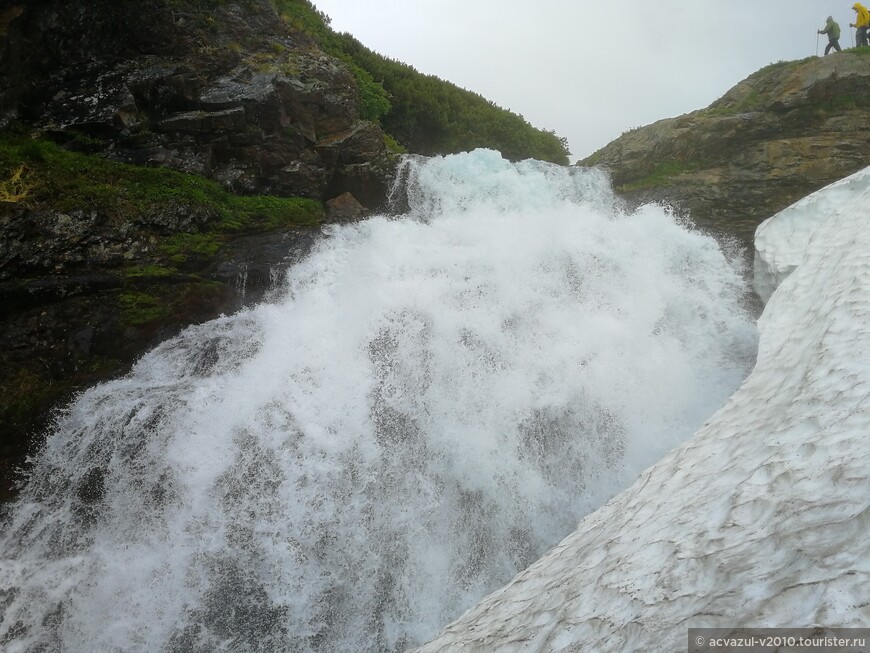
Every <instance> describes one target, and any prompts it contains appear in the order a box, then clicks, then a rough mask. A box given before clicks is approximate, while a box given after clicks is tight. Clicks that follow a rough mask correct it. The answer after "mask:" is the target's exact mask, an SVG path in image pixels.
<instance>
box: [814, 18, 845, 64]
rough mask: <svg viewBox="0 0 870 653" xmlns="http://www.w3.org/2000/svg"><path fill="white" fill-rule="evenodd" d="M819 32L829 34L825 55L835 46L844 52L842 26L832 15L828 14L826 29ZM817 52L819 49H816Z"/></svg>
mask: <svg viewBox="0 0 870 653" xmlns="http://www.w3.org/2000/svg"><path fill="white" fill-rule="evenodd" d="M819 34H827V35H828V45H827V47H825V56H828V53H829V52H830V51H831V48H834V49H835V50H836V51H837V52H842V50H841V49H840V26H839V25H838V24H837V21H835V20H834V18H833V17H832V16H828V22H827V24H826V25H825V29H820V30H819ZM816 53H817V54H818V50H816Z"/></svg>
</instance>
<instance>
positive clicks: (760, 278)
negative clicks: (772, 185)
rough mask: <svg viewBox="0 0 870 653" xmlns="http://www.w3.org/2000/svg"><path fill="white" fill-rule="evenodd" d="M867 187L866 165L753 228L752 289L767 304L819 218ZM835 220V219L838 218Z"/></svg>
mask: <svg viewBox="0 0 870 653" xmlns="http://www.w3.org/2000/svg"><path fill="white" fill-rule="evenodd" d="M868 188H870V168H866V169H864V170H861V171H860V172H857V173H855V174H854V175H851V176H849V177H846V178H845V179H841V180H840V181H838V182H835V183H833V184H831V185H830V186H826V187H825V188H823V189H821V190H820V191H817V192H815V193H812V194H811V195H807V196H806V197H805V198H803V199H802V200H800V201H798V202H795V203H794V204H792V205H791V206H789V207H788V208H786V209H784V210H782V211H780V212H779V213H777V214H776V215H775V216H773V217H772V218H768V219H767V220H765V221H764V222H762V223H761V224H760V225H759V227H758V229H757V230H756V231H755V289H756V291H757V292H758V295H759V296H760V297H761V299H762V301H764V302H765V303H767V300H768V299H770V296H771V294H773V291H774V290H775V289H776V288H777V286H779V284H780V283H782V282H783V281H784V280H785V278H786V277H787V276H788V275H789V274H791V273H792V271H793V270H794V269H795V267H797V264H798V263H799V262H800V260H801V257H802V256H803V255H804V252H806V249H807V244H808V243H809V240H810V236H812V234H813V233H815V231H816V228H817V227H818V222H819V220H820V219H821V218H823V217H825V216H827V217H834V216H836V215H837V214H838V213H839V212H841V211H842V210H843V209H844V208H845V207H847V206H848V205H849V203H850V202H851V200H853V199H854V198H856V197H858V196H860V195H861V194H863V193H865V192H866V191H867V189H868ZM838 219H839V218H838Z"/></svg>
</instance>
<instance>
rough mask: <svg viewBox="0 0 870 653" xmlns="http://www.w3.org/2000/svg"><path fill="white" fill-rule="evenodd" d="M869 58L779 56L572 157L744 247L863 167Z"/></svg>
mask: <svg viewBox="0 0 870 653" xmlns="http://www.w3.org/2000/svg"><path fill="white" fill-rule="evenodd" d="M868 122H870V56H868V54H867V51H866V50H863V49H862V50H847V51H844V52H842V53H839V54H835V55H831V56H828V57H824V58H818V57H812V58H810V59H805V60H802V61H788V62H780V63H777V64H773V65H770V66H767V67H766V68H763V69H761V70H759V71H758V72H756V73H754V74H753V75H750V76H749V77H748V78H747V79H745V80H744V81H742V82H740V83H739V84H737V85H736V86H735V87H734V88H732V89H731V90H729V91H728V92H727V93H726V94H725V95H724V96H723V97H722V98H720V99H719V100H717V101H716V102H714V103H713V104H711V105H710V106H709V107H707V108H706V109H702V110H700V111H693V112H691V113H688V114H685V115H683V116H679V117H677V118H669V119H666V120H660V121H658V122H656V123H654V124H652V125H648V126H646V127H641V128H639V129H635V130H632V131H630V132H627V133H625V134H623V135H622V136H620V137H619V138H618V139H616V140H615V141H613V142H612V143H610V144H608V145H607V146H605V147H603V148H602V149H600V150H598V151H597V152H595V153H594V154H592V155H591V156H589V157H587V158H586V159H584V160H582V161H580V162H579V165H583V166H591V165H598V166H603V167H605V168H607V169H608V170H609V171H610V173H611V174H612V176H613V183H614V185H615V187H616V189H617V191H618V192H620V193H621V194H622V195H623V196H625V197H627V198H628V199H629V200H631V201H632V202H646V201H664V202H668V203H671V204H673V205H674V206H676V207H677V208H678V209H680V210H683V211H686V212H688V213H689V214H691V216H692V218H693V219H694V220H695V221H696V222H698V223H699V224H700V225H702V226H711V227H713V228H714V229H715V230H717V231H721V232H725V233H731V234H736V235H738V236H740V237H741V238H742V239H743V241H744V242H745V243H747V244H749V243H751V239H752V234H753V232H754V230H755V227H756V226H757V225H758V224H759V223H760V222H761V221H762V220H764V219H765V218H767V217H768V216H770V215H772V214H774V213H776V212H777V211H780V210H782V209H783V208H784V207H786V206H788V205H789V204H791V203H792V202H794V201H796V200H797V199H799V198H801V197H803V196H804V195H807V194H808V193H811V192H813V191H815V190H817V189H819V188H821V187H822V186H825V185H827V184H829V183H831V182H833V181H835V180H837V179H840V178H842V177H844V176H846V175H849V174H851V173H853V172H855V171H856V170H859V169H861V168H863V167H864V166H866V165H868V164H870V130H867V128H866V126H867V124H868Z"/></svg>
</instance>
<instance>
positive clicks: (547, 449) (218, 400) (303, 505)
mask: <svg viewBox="0 0 870 653" xmlns="http://www.w3.org/2000/svg"><path fill="white" fill-rule="evenodd" d="M401 188H402V190H401V193H400V194H401V195H402V201H403V203H404V204H405V205H406V206H407V211H406V212H405V214H404V215H402V216H398V217H396V216H393V217H388V216H378V217H374V218H371V219H369V220H367V221H365V222H361V223H358V224H352V225H347V226H334V227H330V228H329V232H328V236H327V237H325V238H323V239H322V240H321V241H320V242H319V243H318V244H317V245H316V246H315V248H314V250H313V251H312V253H311V254H310V255H309V256H308V257H307V258H306V259H305V260H304V261H303V262H301V263H300V264H298V265H297V266H296V267H294V268H293V269H292V270H290V271H289V273H288V275H287V278H286V281H285V282H284V283H283V285H282V286H281V289H280V292H278V293H277V294H276V296H274V297H273V298H272V300H271V301H270V302H268V303H264V304H262V305H259V306H257V307H255V308H252V309H249V310H244V311H242V312H240V313H238V314H235V315H232V316H230V317H225V318H221V319H218V320H214V321H212V322H209V323H206V324H203V325H199V326H195V327H192V328H190V329H187V330H186V331H184V332H183V333H182V334H181V335H179V336H178V337H176V338H174V339H172V340H169V341H167V342H165V343H163V344H162V345H160V346H159V347H157V348H156V349H154V350H153V351H151V352H150V353H148V354H147V355H145V356H144V357H143V358H142V359H141V360H140V361H139V362H138V363H137V365H136V366H135V368H134V369H133V371H132V372H131V373H130V374H129V375H127V376H126V377H124V378H121V379H118V380H116V381H112V382H110V383H106V384H103V385H100V386H97V387H94V388H92V389H90V390H89V391H87V392H85V393H84V394H82V395H81V396H80V397H79V398H78V399H77V401H75V402H74V403H73V404H72V405H71V406H69V407H68V408H67V409H66V411H65V412H64V413H63V414H62V415H61V416H60V418H59V420H58V423H57V425H56V427H55V429H54V431H53V434H52V435H51V436H50V437H49V438H48V441H47V443H46V445H45V448H44V450H43V451H42V452H41V453H40V454H39V456H38V459H37V461H36V463H35V465H34V468H33V473H32V478H31V480H30V483H29V485H28V486H27V487H26V488H25V490H24V491H23V493H22V495H21V497H20V499H19V500H18V502H17V503H16V504H15V505H14V506H12V507H11V509H10V510H9V511H8V515H7V516H6V517H5V521H4V523H3V524H0V527H2V530H0V648H3V650H5V651H8V652H9V653H18V652H23V651H27V652H35V651H82V652H84V651H99V652H108V651H125V652H126V651H197V652H199V651H201V652H203V653H205V652H208V653H212V652H215V651H263V652H266V651H268V652H274V651H293V652H297V651H316V652H344V651H346V652H353V653H360V652H365V651H400V650H403V649H404V648H405V647H408V646H410V645H413V644H418V643H421V642H423V641H425V639H426V638H428V637H430V636H432V635H433V634H434V633H435V632H437V631H438V630H439V629H440V628H441V627H443V626H444V625H445V624H446V623H448V622H449V621H450V620H451V619H453V618H455V617H457V616H459V615H460V614H461V613H462V612H463V611H464V610H466V609H467V608H469V607H470V606H471V605H473V604H474V603H475V602H476V601H477V600H478V599H479V598H480V597H482V596H483V595H484V594H486V593H488V592H490V591H492V590H495V589H497V588H498V587H499V586H500V585H502V584H503V583H505V582H506V581H508V580H510V578H511V577H512V576H513V575H514V574H515V573H516V572H518V571H519V570H521V569H523V568H524V567H526V566H527V565H529V564H530V563H531V562H533V561H534V560H535V559H536V558H537V557H538V556H539V555H540V554H541V553H543V552H544V551H545V550H547V549H548V548H549V547H551V546H552V545H554V544H556V543H557V542H558V541H559V540H560V539H561V538H562V537H564V536H565V535H567V534H568V533H569V532H571V531H572V530H573V529H574V528H575V526H576V524H577V522H578V520H579V519H580V518H582V517H583V515H585V514H587V513H588V512H589V511H590V510H593V509H594V508H595V507H596V506H597V505H600V504H601V502H602V501H604V500H606V499H607V498H608V497H609V496H611V495H612V494H613V493H615V492H616V491H618V490H619V489H621V488H623V487H625V486H626V485H628V484H629V483H630V482H631V481H632V480H633V478H634V477H636V475H637V474H638V472H639V471H640V470H642V469H643V468H644V467H646V466H648V465H649V464H651V463H653V462H655V461H656V460H657V459H658V458H659V457H661V456H662V455H663V453H664V452H666V451H667V450H668V449H669V448H671V447H673V446H674V445H675V444H677V443H679V442H680V441H682V440H684V439H686V438H687V437H689V436H690V435H691V434H692V432H693V431H694V430H695V429H697V428H698V427H699V426H700V425H701V423H702V422H703V421H704V420H705V419H706V418H707V417H709V415H710V414H712V412H713V411H714V410H715V409H716V408H718V407H719V406H720V405H721V404H722V403H723V402H724V400H725V399H726V398H727V396H728V395H729V394H730V393H731V392H733V390H734V389H735V388H736V387H737V385H738V384H739V383H740V381H741V380H742V379H743V377H744V376H745V375H746V374H747V373H748V370H749V368H750V366H751V364H752V360H753V356H754V351H755V345H756V334H755V328H754V325H753V322H752V319H751V317H750V316H748V315H746V313H745V312H744V310H743V309H742V308H741V306H742V301H743V299H744V295H745V294H746V291H747V287H746V283H745V281H744V275H743V270H742V269H741V265H742V264H741V260H742V259H741V258H740V257H739V256H736V255H735V256H729V255H726V254H725V253H723V250H722V248H721V247H720V246H719V245H718V244H717V243H716V242H715V241H714V240H713V239H711V238H709V237H707V236H704V235H703V234H700V233H698V232H696V231H692V230H690V229H688V228H686V227H685V226H684V225H681V224H679V222H678V221H676V220H675V219H674V218H673V217H672V216H671V215H670V214H669V213H668V212H667V211H666V210H664V209H662V208H661V207H656V206H646V207H642V208H641V209H639V210H638V211H636V212H634V213H630V214H629V213H626V212H624V211H623V210H622V209H621V208H620V206H619V203H618V202H617V201H616V200H615V198H614V196H613V194H612V191H611V190H610V187H609V184H608V181H607V179H606V177H605V176H604V175H603V174H601V173H599V172H597V171H586V170H580V169H576V168H563V167H557V166H552V165H549V164H544V163H540V162H534V161H526V162H523V163H520V164H516V165H515V164H511V163H509V162H507V161H505V160H503V159H502V158H501V157H500V156H499V155H498V154H497V153H495V152H490V151H483V150H478V151H475V152H473V153H469V154H462V155H455V156H450V157H444V158H434V159H409V160H408V161H407V162H406V164H405V167H404V169H403V174H402V186H401ZM630 536H631V534H630V533H627V534H626V537H630Z"/></svg>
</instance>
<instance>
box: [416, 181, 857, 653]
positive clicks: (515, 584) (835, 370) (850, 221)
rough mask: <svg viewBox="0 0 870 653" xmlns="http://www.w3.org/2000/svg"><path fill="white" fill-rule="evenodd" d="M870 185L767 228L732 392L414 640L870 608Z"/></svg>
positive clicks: (713, 623) (455, 641) (813, 620)
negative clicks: (658, 456)
mask: <svg viewBox="0 0 870 653" xmlns="http://www.w3.org/2000/svg"><path fill="white" fill-rule="evenodd" d="M868 182H870V168H868V169H867V170H864V171H862V172H860V173H858V174H856V175H854V176H853V177H850V178H848V179H845V180H843V181H841V182H838V183H836V184H833V185H832V186H829V187H828V188H826V189H823V190H822V191H820V192H818V193H816V194H814V195H812V196H810V197H808V198H806V199H805V200H803V201H801V202H798V203H797V204H795V205H794V206H792V207H790V208H789V209H787V210H785V211H783V212H782V213H781V214H779V215H778V216H775V217H774V218H773V219H772V220H770V221H768V222H767V223H765V224H764V225H763V226H762V227H760V228H759V230H758V241H759V246H760V247H759V249H760V256H762V257H763V259H764V260H765V261H766V266H767V270H765V271H763V272H764V275H766V276H764V275H763V277H764V279H765V280H764V283H766V284H768V286H767V287H769V288H770V292H771V293H772V295H771V296H770V298H769V302H768V304H767V306H766V308H765V310H764V313H763V315H762V317H761V319H760V323H759V329H760V343H759V352H758V360H757V363H756V366H755V369H754V370H753V372H752V374H751V375H750V376H749V378H748V379H747V380H746V381H745V382H744V384H743V385H742V386H741V387H740V389H739V390H738V391H737V392H736V393H734V395H733V396H732V397H731V398H730V400H729V401H728V402H727V404H726V405H725V406H724V407H723V408H722V409H721V410H719V411H718V412H717V413H716V414H715V415H714V416H713V417H712V418H711V419H710V420H709V422H708V423H707V424H706V425H705V426H703V427H702V428H701V429H700V431H699V432H698V433H697V434H696V435H695V436H694V437H693V438H692V439H690V440H689V441H688V442H686V443H685V444H683V445H681V446H680V447H678V448H677V449H675V450H674V451H673V452H671V453H670V454H668V455H667V456H666V457H665V458H664V459H663V460H662V461H661V462H659V463H657V464H656V465H654V466H653V467H651V468H650V469H648V470H647V471H646V472H644V473H643V474H642V475H641V476H640V478H639V479H638V480H637V482H635V483H634V484H633V485H632V486H631V487H630V488H629V489H627V490H625V491H624V492H622V493H621V494H619V495H617V496H616V497H615V498H613V499H612V500H611V501H609V502H608V503H607V504H606V505H605V506H603V507H602V508H600V509H599V510H597V511H595V512H594V513H592V514H591V515H589V516H587V517H586V518H585V519H583V520H582V522H581V523H580V526H579V528H578V529H577V530H576V532H574V533H573V534H572V535H570V536H569V537H567V538H566V539H565V540H563V541H562V542H561V543H560V544H559V545H558V546H556V547H555V548H554V549H553V550H552V551H550V552H549V553H548V554H547V555H545V556H544V557H543V558H542V559H541V560H539V561H538V562H536V563H535V564H534V565H532V566H531V567H530V568H529V569H528V570H526V571H524V572H522V573H521V574H520V575H518V576H517V577H516V578H515V579H514V580H513V581H512V582H511V583H510V584H509V585H507V586H506V587H505V588H503V589H502V590H500V591H498V592H496V593H494V594H491V595H490V596H489V597H487V598H486V599H485V600H483V601H482V602H481V603H479V604H478V605H477V606H476V607H475V608H473V609H472V610H471V611H469V612H468V613H466V614H465V615H464V616H463V617H462V618H460V619H459V620H457V621H456V622H454V623H453V624H452V625H450V626H449V627H448V628H447V629H446V630H445V631H443V633H442V634H441V635H440V636H438V637H437V638H436V639H434V640H433V641H432V642H431V643H429V644H428V645H426V646H424V647H422V648H420V649H419V652H420V653H424V652H425V653H434V652H435V651H438V652H445V651H486V652H488V651H498V652H499V653H510V652H514V651H517V652H519V651H524V652H532V651H596V652H606V651H613V652H617V651H618V652H627V651H643V652H647V651H677V650H685V647H686V643H687V642H686V635H687V629H688V628H690V627H695V628H703V627H716V628H732V627H737V626H742V627H750V626H765V627H773V626H783V627H785V626H788V627H812V626H823V627H838V626H839V627H858V626H866V625H867V624H868V623H870V537H868V533H870V510H868V505H870V183H868ZM789 273H790V274H789ZM770 279H773V281H770ZM783 279H784V281H782V280H783ZM776 280H780V281H781V283H780V285H779V287H778V288H776V290H775V291H774V290H773V288H774V286H775V284H776Z"/></svg>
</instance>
